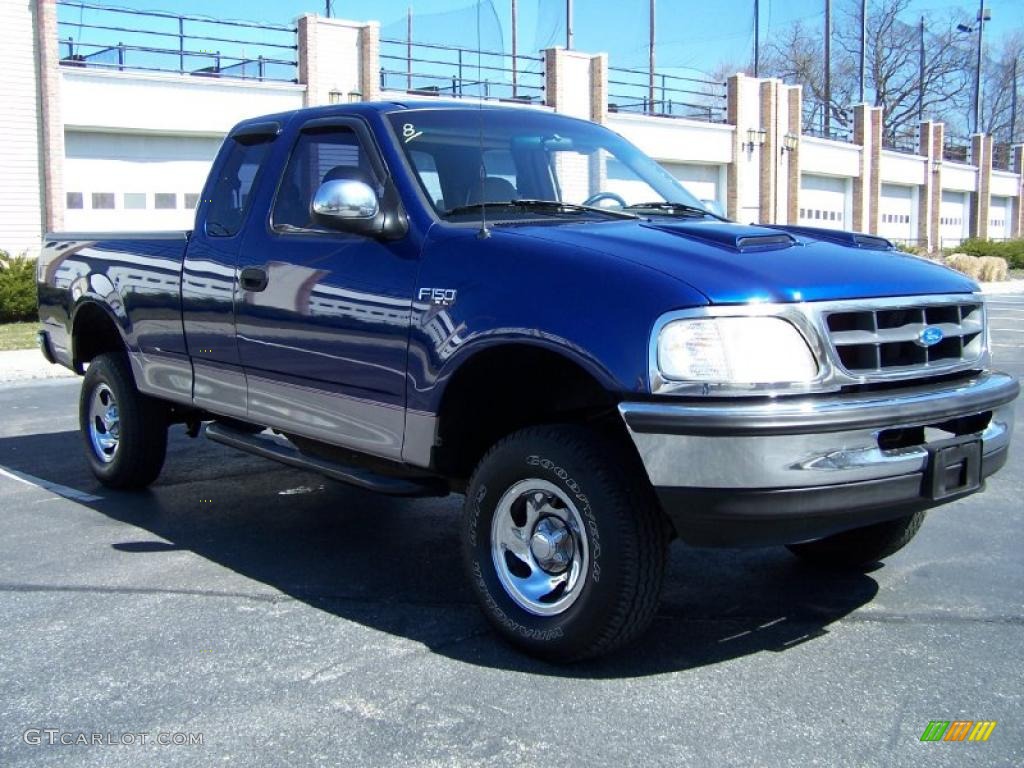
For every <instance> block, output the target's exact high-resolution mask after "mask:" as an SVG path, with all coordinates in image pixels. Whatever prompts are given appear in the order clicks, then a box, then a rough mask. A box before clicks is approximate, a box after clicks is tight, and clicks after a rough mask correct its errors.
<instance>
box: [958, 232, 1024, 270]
mask: <svg viewBox="0 0 1024 768" xmlns="http://www.w3.org/2000/svg"><path fill="white" fill-rule="evenodd" d="M956 250H957V251H958V252H959V253H967V254H970V255H971V256H998V257H999V258H1001V259H1004V260H1005V261H1006V263H1007V265H1009V267H1010V268H1011V269H1024V239H1020V238H1018V239H1017V240H1004V241H1003V242H993V241H991V240H964V242H963V243H961V244H960V247H959V248H957V249H956Z"/></svg>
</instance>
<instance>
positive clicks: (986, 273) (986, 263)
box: [978, 256, 1007, 283]
mask: <svg viewBox="0 0 1024 768" xmlns="http://www.w3.org/2000/svg"><path fill="white" fill-rule="evenodd" d="M978 261H980V262H981V279H982V280H984V281H985V282H987V283H988V282H999V281H1000V280H1005V279H1006V273H1007V267H1006V259H1001V258H999V257H998V256H982V257H981V258H980V259H978Z"/></svg>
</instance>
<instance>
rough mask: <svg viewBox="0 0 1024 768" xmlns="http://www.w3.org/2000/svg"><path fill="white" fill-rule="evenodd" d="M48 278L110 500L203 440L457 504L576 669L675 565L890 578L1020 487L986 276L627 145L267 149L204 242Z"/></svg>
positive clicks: (423, 125)
mask: <svg viewBox="0 0 1024 768" xmlns="http://www.w3.org/2000/svg"><path fill="white" fill-rule="evenodd" d="M38 279H39V305H40V315H41V321H42V330H41V331H40V334H39V339H40V345H41V348H42V351H43V354H44V355H45V356H46V357H47V358H48V359H49V360H51V361H57V362H59V363H61V364H63V365H66V366H69V367H70V368H72V369H74V370H75V371H77V372H78V373H80V374H83V373H84V379H83V382H82V392H81V401H80V421H81V432H82V436H83V441H84V445H85V454H86V456H87V458H88V461H89V463H90V465H91V467H92V470H93V471H94V473H95V474H96V476H97V477H98V478H99V480H100V481H101V482H103V483H104V484H106V485H108V486H111V487H114V488H135V487H140V486H145V485H146V484H148V483H151V482H152V481H153V480H155V479H156V477H157V475H158V474H159V472H160V469H161V466H162V464H163V462H164V457H165V451H166V443H167V432H168V427H169V425H173V424H184V425H186V427H187V429H188V431H189V434H191V435H192V436H193V437H194V436H196V435H197V434H199V432H200V431H201V430H203V429H204V427H205V434H206V436H207V437H208V438H210V439H212V440H215V441H218V442H220V443H224V444H226V445H228V446H231V447H233V448H236V449H240V450H243V451H249V452H252V453H255V454H259V455H262V456H264V457H267V458H270V459H276V460H279V461H282V462H285V463H288V464H290V465H293V466H298V467H305V468H308V469H310V470H314V471H317V472H321V473H323V474H325V475H327V476H329V477H332V478H335V479H337V480H341V481H344V482H348V483H351V484H354V485H356V486H360V487H362V488H367V489H372V490H375V491H379V492H382V493H387V494H396V495H405V496H416V495H444V494H447V493H450V492H455V493H461V494H464V495H465V512H464V518H463V521H462V530H461V557H462V558H463V560H464V562H465V566H466V570H467V573H468V576H469V579H470V582H471V583H472V587H473V590H474V591H475V593H476V595H477V597H478V599H479V602H480V605H481V607H482V610H483V612H484V613H485V614H486V616H487V618H488V619H489V620H490V622H491V623H492V624H493V625H494V626H495V628H496V629H497V631H498V632H499V633H500V634H502V635H504V636H505V637H506V638H508V639H509V640H511V641H512V642H513V643H515V644H517V645H518V646H520V647H521V648H524V649H526V650H527V651H529V652H531V653H534V654H536V655H539V656H542V657H545V658H549V659H552V660H558V661H568V660H574V659H580V658H585V657H591V656H596V655H599V654H602V653H605V652H608V651H610V650H612V649H614V648H617V647H619V646H621V645H623V644H624V643H626V642H627V641H629V640H630V639H632V638H634V637H636V636H637V635H638V634H639V633H640V632H642V631H643V630H644V628H645V627H646V626H647V625H648V623H649V622H650V620H651V618H652V616H653V615H654V612H655V611H656V608H657V605H658V600H659V593H660V588H661V583H662V579H663V574H664V571H665V562H666V556H667V549H668V544H669V542H670V540H671V539H672V538H673V537H674V536H678V537H679V538H681V539H682V540H684V541H686V542H689V543H691V544H696V545H711V546H729V547H733V546H765V545H786V546H788V547H789V548H790V549H791V550H792V552H794V553H795V554H796V555H797V556H798V557H800V558H803V559H806V560H807V561H810V562H812V563H817V564H822V565H830V566H844V567H860V566H864V565H867V564H873V563H876V562H877V561H878V560H879V559H881V558H884V557H886V556H887V555H890V554H892V553H893V552H895V551H897V550H898V549H900V548H901V547H903V546H904V545H905V544H906V543H907V542H908V541H909V540H910V539H911V537H912V536H913V535H914V534H915V532H916V531H917V529H918V528H919V526H920V525H921V522H922V520H923V518H924V515H925V511H926V510H927V509H928V508H930V507H934V506H936V505H938V504H941V503H943V502H948V501H950V500H952V499H957V498H960V497H962V496H965V495H967V494H971V493H974V492H976V491H979V490H981V489H982V487H983V486H984V483H985V479H986V478H987V477H988V476H989V475H991V474H992V473H994V472H996V471H997V470H998V469H999V468H1000V467H1001V466H1002V465H1003V464H1004V462H1005V461H1006V456H1007V450H1008V446H1009V442H1010V436H1011V429H1012V425H1013V413H1012V408H1013V401H1014V399H1015V398H1016V396H1017V394H1018V391H1019V387H1018V383H1017V381H1016V380H1015V379H1014V378H1013V377H1011V376H1008V375H1006V374H1003V373H999V372H996V371H993V370H991V369H990V356H989V337H988V327H987V323H986V310H985V300H984V298H983V296H982V295H981V294H980V293H979V289H978V286H977V285H976V284H975V283H973V282H972V281H971V280H969V279H968V278H966V277H964V276H963V275H960V274H958V273H956V272H954V271H951V270H949V269H946V268H944V267H942V266H939V265H937V264H934V263H931V262H929V261H927V260H924V259H920V258H917V257H914V256H911V255H907V254H903V253H900V252H898V251H896V250H895V249H894V248H893V246H892V245H891V244H890V243H889V242H888V241H886V240H884V239H881V238H879V237H876V236H872V235H865V234H857V233H851V232H844V231H835V230H827V229H811V228H806V227H799V226H775V225H771V226H768V225H763V226H757V225H749V226H748V225H741V224H737V223H733V222H731V221H727V220H725V219H724V218H722V217H721V216H719V215H717V214H715V213H713V212H712V211H710V210H709V209H708V207H707V206H705V205H703V204H702V203H701V202H700V201H699V200H697V199H696V198H695V197H694V196H693V195H691V194H690V193H689V192H687V191H686V190H685V189H684V188H683V187H682V186H680V184H679V183H678V182H677V181H676V180H675V179H674V178H673V177H672V176H671V175H670V174H669V173H668V172H666V171H665V170H664V169H663V168H662V167H660V166H659V165H658V164H657V163H655V162H654V161H653V160H651V159H650V158H649V157H647V156H645V155H644V154H643V153H641V152H640V151H639V150H638V149H636V148H635V147H633V146H632V145H631V144H629V143H628V142H627V141H625V140H624V139H623V138H621V137H620V136H618V135H617V134H615V133H613V132H612V131H610V130H608V129H606V128H604V127H602V126H600V125H596V124H592V123H588V122H584V121H578V120H573V119H570V118H567V117H564V116H559V115H555V114H551V113H549V112H546V111H542V110H539V109H533V108H521V107H493V106H482V107H477V106H466V105H465V104H463V105H459V104H457V103H445V102H434V103H430V104H429V105H428V104H424V103H418V104H417V103H409V104H404V103H378V104H371V103H365V104H345V105H334V106H329V107H322V108H315V109H305V110H299V111H295V112H289V113H286V114H277V115H270V116H266V117H260V118H256V119H252V120H247V121H245V122H242V123H240V124H239V125H238V126H236V127H235V128H234V129H233V130H232V131H231V132H230V134H229V135H228V136H227V138H226V139H225V141H224V144H223V146H222V147H221V150H220V152H219V154H218V156H217V158H216V160H215V162H214V164H213V167H212V170H211V173H210V176H209V180H208V181H207V183H206V186H205V188H204V190H203V193H202V198H201V201H200V202H199V204H198V208H197V211H196V218H195V228H194V229H193V230H192V231H190V232H173V233H156V234H153V233H146V234H105V233H96V232H93V233H54V234H48V235H47V236H46V241H45V243H44V247H43V251H42V254H41V257H40V261H39V274H38ZM458 548H459V545H458V544H457V543H456V542H455V541H454V540H453V543H452V549H453V553H452V554H454V550H456V549H458Z"/></svg>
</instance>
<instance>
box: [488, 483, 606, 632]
mask: <svg viewBox="0 0 1024 768" xmlns="http://www.w3.org/2000/svg"><path fill="white" fill-rule="evenodd" d="M491 558H492V560H493V561H494V569H495V571H496V572H497V574H498V580H499V581H500V582H501V585H502V587H504V588H505V591H506V592H507V593H508V596H509V597H511V598H512V599H513V600H514V601H515V602H516V604H517V605H519V606H520V607H521V608H523V609H524V610H526V611H528V612H530V613H533V614H536V615H538V616H555V615H557V614H560V613H562V612H564V611H565V610H567V609H568V608H569V606H571V605H572V604H573V603H574V602H576V599H577V598H578V597H579V596H580V592H581V591H582V590H583V584H584V582H585V581H586V573H587V566H588V565H589V562H590V554H589V549H588V547H587V538H586V535H585V533H584V527H583V520H582V518H581V517H580V513H579V512H578V511H577V509H576V507H575V505H574V504H573V503H572V501H571V500H570V499H569V497H568V496H567V495H566V494H565V492H564V491H562V489H561V488H559V487H558V486H556V485H554V484H553V483H549V482H548V481H546V480H541V479H539V478H531V479H528V480H520V481H519V482H517V483H516V484H515V485H513V486H512V487H511V488H509V489H508V490H507V491H505V494H504V495H503V496H502V497H501V499H500V500H499V501H498V506H497V508H496V510H495V513H494V518H493V520H492V522H491Z"/></svg>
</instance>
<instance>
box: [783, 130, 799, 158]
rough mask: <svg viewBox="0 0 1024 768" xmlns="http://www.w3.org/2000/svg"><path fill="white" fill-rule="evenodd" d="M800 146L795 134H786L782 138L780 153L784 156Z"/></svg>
mask: <svg viewBox="0 0 1024 768" xmlns="http://www.w3.org/2000/svg"><path fill="white" fill-rule="evenodd" d="M799 146H800V137H799V136H797V135H796V134H795V133H787V134H786V135H785V136H783V137H782V150H781V153H782V154H783V155H784V154H786V153H787V152H795V151H796V148H797V147H799Z"/></svg>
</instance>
